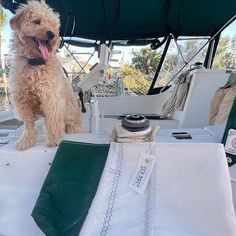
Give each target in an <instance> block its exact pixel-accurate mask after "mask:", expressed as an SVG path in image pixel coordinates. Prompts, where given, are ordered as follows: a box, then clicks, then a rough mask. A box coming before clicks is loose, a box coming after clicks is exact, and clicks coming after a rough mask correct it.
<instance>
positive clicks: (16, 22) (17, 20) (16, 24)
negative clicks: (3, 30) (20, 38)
mask: <svg viewBox="0 0 236 236" xmlns="http://www.w3.org/2000/svg"><path fill="white" fill-rule="evenodd" d="M23 15H24V14H23V12H21V13H18V14H16V15H15V16H14V17H13V18H12V19H11V20H10V26H11V29H12V30H14V31H18V30H19V29H20V25H21V21H22V18H23Z"/></svg>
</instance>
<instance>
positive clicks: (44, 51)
mask: <svg viewBox="0 0 236 236" xmlns="http://www.w3.org/2000/svg"><path fill="white" fill-rule="evenodd" d="M38 43H39V50H40V52H41V53H42V55H43V58H44V59H45V60H47V59H48V58H49V52H48V49H47V46H46V42H44V41H41V40H38Z"/></svg>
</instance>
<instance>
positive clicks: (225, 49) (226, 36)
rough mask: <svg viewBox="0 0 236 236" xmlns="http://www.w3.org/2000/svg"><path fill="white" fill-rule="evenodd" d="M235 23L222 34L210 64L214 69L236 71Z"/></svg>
mask: <svg viewBox="0 0 236 236" xmlns="http://www.w3.org/2000/svg"><path fill="white" fill-rule="evenodd" d="M235 28H236V21H234V22H232V23H231V24H230V25H229V26H228V27H227V28H226V29H225V30H224V31H223V32H222V33H221V37H220V41H219V44H218V47H217V50H216V54H215V58H214V61H213V64H212V68H214V69H229V68H230V69H236V31H235Z"/></svg>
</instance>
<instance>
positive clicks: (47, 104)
mask: <svg viewBox="0 0 236 236" xmlns="http://www.w3.org/2000/svg"><path fill="white" fill-rule="evenodd" d="M10 25H11V28H12V30H13V45H12V46H13V50H14V56H13V59H12V62H11V68H10V81H11V88H12V98H13V103H14V105H15V108H16V110H17V112H18V114H19V117H20V119H21V120H23V121H24V124H25V131H24V133H23V136H22V137H21V139H20V141H19V142H18V144H17V149H18V150H25V149H28V148H30V147H32V146H33V145H34V144H35V143H36V139H37V130H36V128H35V121H36V119H37V118H38V117H40V116H41V117H44V121H45V127H46V132H47V137H48V141H47V145H48V146H50V147H53V146H56V145H58V144H59V142H60V141H61V139H62V138H63V136H64V134H65V132H66V131H67V132H73V133H74V132H79V131H81V130H82V118H81V112H80V107H79V105H78V102H77V100H76V98H75V97H74V94H73V91H72V88H71V86H70V83H69V81H68V80H67V79H65V78H64V72H63V69H62V65H61V64H60V62H59V60H58V58H57V56H56V53H57V50H58V47H59V44H60V38H59V27H60V21H59V16H58V14H56V13H54V12H53V10H52V9H51V8H50V7H49V6H48V5H47V4H46V3H45V2H43V1H41V2H39V1H29V2H28V3H27V4H23V5H21V6H20V7H19V8H18V10H17V11H16V14H15V16H14V17H13V18H12V19H11V21H10ZM48 31H51V32H53V35H54V37H53V38H52V39H50V40H48V38H47V37H48V36H47V32H48ZM38 40H42V41H44V42H47V48H48V53H49V57H48V58H47V59H46V60H45V64H43V65H37V66H32V65H30V64H29V63H28V60H29V59H31V58H42V57H43V55H42V52H41V51H40V50H39V47H38V46H39V45H37V42H38ZM45 45H46V44H45Z"/></svg>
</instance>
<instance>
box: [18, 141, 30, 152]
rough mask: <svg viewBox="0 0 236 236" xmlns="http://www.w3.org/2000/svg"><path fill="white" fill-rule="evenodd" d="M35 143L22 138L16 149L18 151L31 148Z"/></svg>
mask: <svg viewBox="0 0 236 236" xmlns="http://www.w3.org/2000/svg"><path fill="white" fill-rule="evenodd" d="M33 145H34V144H33V143H31V142H25V140H21V141H19V142H18V143H17V144H16V149H17V150H18V151H25V150H27V149H29V148H31V147H32V146H33Z"/></svg>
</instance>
